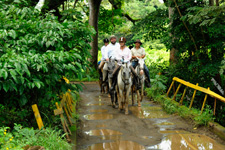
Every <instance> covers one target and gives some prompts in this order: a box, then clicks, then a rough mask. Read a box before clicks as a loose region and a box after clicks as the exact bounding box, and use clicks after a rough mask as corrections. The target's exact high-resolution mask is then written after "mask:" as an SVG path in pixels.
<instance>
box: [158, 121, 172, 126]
mask: <svg viewBox="0 0 225 150" xmlns="http://www.w3.org/2000/svg"><path fill="white" fill-rule="evenodd" d="M154 125H158V126H172V125H174V123H172V122H162V123H157V124H154Z"/></svg>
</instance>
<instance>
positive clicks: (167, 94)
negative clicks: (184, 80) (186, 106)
mask: <svg viewBox="0 0 225 150" xmlns="http://www.w3.org/2000/svg"><path fill="white" fill-rule="evenodd" d="M173 84H174V80H173V81H172V83H171V85H170V87H169V89H168V91H167V93H166V96H169V93H170V90H171V88H172V87H173Z"/></svg>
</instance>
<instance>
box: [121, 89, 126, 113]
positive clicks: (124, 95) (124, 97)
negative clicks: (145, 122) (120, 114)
mask: <svg viewBox="0 0 225 150" xmlns="http://www.w3.org/2000/svg"><path fill="white" fill-rule="evenodd" d="M125 100H126V93H125V92H124V93H123V103H122V109H125V106H124V105H125Z"/></svg>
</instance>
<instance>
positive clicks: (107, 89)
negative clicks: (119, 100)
mask: <svg viewBox="0 0 225 150" xmlns="http://www.w3.org/2000/svg"><path fill="white" fill-rule="evenodd" d="M105 91H106V92H105V93H106V94H108V93H109V84H107V85H106V90H105Z"/></svg>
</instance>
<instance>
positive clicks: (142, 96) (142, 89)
mask: <svg viewBox="0 0 225 150" xmlns="http://www.w3.org/2000/svg"><path fill="white" fill-rule="evenodd" d="M143 98H144V85H143V83H142V86H141V102H142V100H143Z"/></svg>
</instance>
